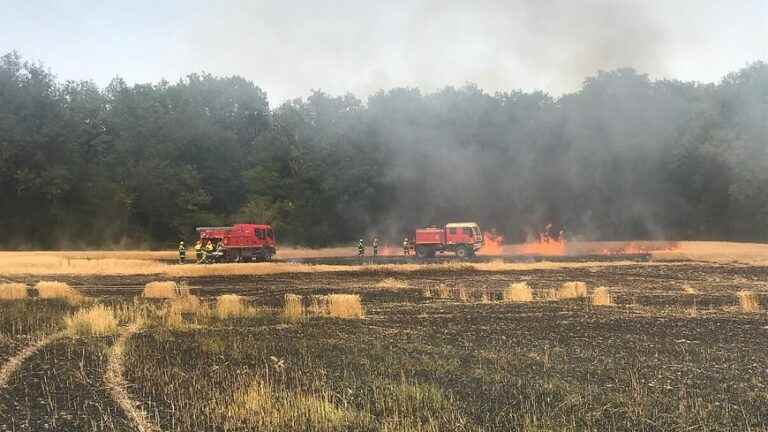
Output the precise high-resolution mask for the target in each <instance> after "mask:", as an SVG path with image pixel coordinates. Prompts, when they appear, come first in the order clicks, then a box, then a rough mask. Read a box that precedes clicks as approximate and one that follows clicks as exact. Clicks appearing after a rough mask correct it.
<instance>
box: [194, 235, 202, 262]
mask: <svg viewBox="0 0 768 432" xmlns="http://www.w3.org/2000/svg"><path fill="white" fill-rule="evenodd" d="M195 258H196V259H197V262H198V263H200V260H202V259H203V242H201V241H200V240H198V241H197V242H196V243H195Z"/></svg>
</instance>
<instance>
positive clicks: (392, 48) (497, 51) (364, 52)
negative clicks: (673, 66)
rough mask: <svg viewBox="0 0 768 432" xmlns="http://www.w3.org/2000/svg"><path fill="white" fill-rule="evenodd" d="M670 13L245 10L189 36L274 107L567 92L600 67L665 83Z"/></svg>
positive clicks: (224, 13)
mask: <svg viewBox="0 0 768 432" xmlns="http://www.w3.org/2000/svg"><path fill="white" fill-rule="evenodd" d="M660 13H663V12H660V11H659V8H657V7H653V6H651V5H649V4H648V3H647V2H641V1H639V0H628V1H622V2H615V1H612V0H587V1H580V2H573V1H568V0H544V1H536V0H519V1H503V0H480V1H476V2H458V1H455V2H454V1H438V0H429V1H422V2H406V1H393V2H377V3H371V4H368V3H365V2H353V1H342V2H329V3H324V2H307V3H305V4H303V5H301V6H298V5H296V6H295V7H291V8H285V7H283V5H282V4H277V3H271V2H268V3H266V4H264V3H262V2H245V1H242V2H238V3H237V4H236V6H233V7H230V8H227V9H226V10H216V11H215V13H213V14H211V15H210V16H209V15H207V14H201V16H200V17H199V18H198V21H196V22H194V23H193V24H192V26H191V28H193V29H194V31H193V32H190V33H189V34H188V35H187V37H188V38H189V41H190V43H189V44H190V45H191V46H194V47H195V51H196V53H198V55H197V56H196V60H198V61H200V62H202V64H203V65H205V66H204V67H205V68H206V70H209V71H211V72H214V73H220V74H227V73H232V65H233V64H234V65H239V67H238V69H240V70H243V71H247V73H246V76H248V77H249V78H252V79H254V80H255V81H256V82H259V83H260V85H262V86H263V87H264V88H266V89H267V90H268V91H269V92H270V99H271V100H272V101H273V102H274V101H282V100H285V99H286V98H290V97H296V96H299V95H303V94H306V92H307V91H309V90H310V89H322V90H324V91H327V92H329V93H331V94H343V93H346V92H352V93H353V94H356V95H358V96H361V97H365V96H368V95H370V94H373V93H375V92H377V91H378V90H380V89H387V88H392V87H401V86H402V87H418V88H420V89H422V90H423V91H434V90H436V89H438V88H441V87H442V86H444V85H463V84H464V83H466V82H473V83H477V84H478V85H479V86H480V87H482V88H484V89H488V90H489V91H496V90H511V89H517V88H522V89H527V90H531V89H546V90H547V91H549V92H552V93H553V94H556V95H557V94H561V93H564V92H570V91H574V90H576V89H578V87H579V86H580V84H581V80H582V79H583V78H584V77H585V76H588V75H590V74H592V73H594V72H595V71H596V70H600V69H614V68H617V67H634V68H636V69H638V70H643V71H646V72H648V73H650V74H651V75H653V76H659V75H664V74H666V73H667V72H668V69H667V64H666V62H665V59H666V58H669V57H670V56H671V53H670V47H671V45H670V44H669V40H668V37H667V27H666V26H665V23H664V22H662V21H660V20H659V15H660ZM201 30H204V31H201ZM297 91H298V93H297Z"/></svg>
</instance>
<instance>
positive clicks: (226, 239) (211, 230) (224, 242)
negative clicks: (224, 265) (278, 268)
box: [197, 224, 277, 262]
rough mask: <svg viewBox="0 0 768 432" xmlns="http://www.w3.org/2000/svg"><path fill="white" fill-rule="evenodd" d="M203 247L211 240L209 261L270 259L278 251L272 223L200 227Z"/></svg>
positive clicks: (198, 229) (199, 232)
mask: <svg viewBox="0 0 768 432" xmlns="http://www.w3.org/2000/svg"><path fill="white" fill-rule="evenodd" d="M197 232H198V234H199V235H200V242H201V243H202V245H203V248H205V246H206V245H207V244H208V242H211V244H212V246H213V249H214V252H213V253H208V254H207V259H206V261H208V262H243V261H253V260H263V261H268V260H270V259H271V258H272V256H273V255H274V254H275V253H276V251H277V250H276V248H275V246H276V242H275V231H274V230H273V229H272V227H271V226H270V225H258V224H236V225H233V226H231V227H199V228H197Z"/></svg>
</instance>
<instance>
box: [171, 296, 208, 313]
mask: <svg viewBox="0 0 768 432" xmlns="http://www.w3.org/2000/svg"><path fill="white" fill-rule="evenodd" d="M168 308H169V309H171V310H172V311H175V312H179V313H186V314H204V313H205V312H206V311H208V308H207V307H206V306H205V304H204V303H202V302H201V301H200V298H198V297H197V296H195V295H192V294H188V295H185V296H181V297H176V298H173V299H171V300H169V301H168Z"/></svg>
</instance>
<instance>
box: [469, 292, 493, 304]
mask: <svg viewBox="0 0 768 432" xmlns="http://www.w3.org/2000/svg"><path fill="white" fill-rule="evenodd" d="M472 300H474V301H477V302H480V303H490V301H491V296H490V295H489V293H488V290H487V289H484V288H475V289H473V290H472Z"/></svg>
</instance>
